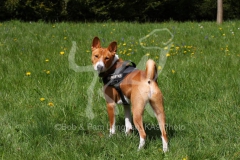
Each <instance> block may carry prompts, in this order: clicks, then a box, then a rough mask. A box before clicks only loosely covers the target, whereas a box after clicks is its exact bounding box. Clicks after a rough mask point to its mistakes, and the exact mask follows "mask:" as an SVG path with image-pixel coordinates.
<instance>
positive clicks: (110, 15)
mask: <svg viewBox="0 0 240 160" xmlns="http://www.w3.org/2000/svg"><path fill="white" fill-rule="evenodd" d="M223 10H224V13H223V15H224V18H223V19H224V20H226V19H239V18H240V1H239V0H223ZM216 14H217V0H148V1H146V0H132V1H131V0H114V1H111V0H108V1H107V0H101V1H100V0H1V1H0V21H4V20H11V19H18V20H23V21H39V20H42V21H46V22H54V21H107V20H112V21H138V22H145V21H154V22H155V21H158V22H161V21H166V20H170V19H172V20H176V21H201V20H214V21H215V20H216Z"/></svg>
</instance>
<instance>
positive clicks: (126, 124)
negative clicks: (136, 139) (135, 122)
mask: <svg viewBox="0 0 240 160" xmlns="http://www.w3.org/2000/svg"><path fill="white" fill-rule="evenodd" d="M125 126H126V129H125V133H126V135H128V134H130V133H131V131H132V124H131V122H130V121H129V120H125Z"/></svg>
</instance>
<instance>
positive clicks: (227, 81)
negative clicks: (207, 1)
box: [0, 21, 240, 160]
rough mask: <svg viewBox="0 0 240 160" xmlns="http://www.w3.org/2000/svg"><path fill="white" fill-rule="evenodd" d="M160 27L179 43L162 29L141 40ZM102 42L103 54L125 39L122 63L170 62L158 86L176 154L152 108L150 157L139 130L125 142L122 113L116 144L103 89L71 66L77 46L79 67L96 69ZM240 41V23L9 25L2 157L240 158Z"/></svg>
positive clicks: (2, 48)
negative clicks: (94, 48) (97, 43)
mask: <svg viewBox="0 0 240 160" xmlns="http://www.w3.org/2000/svg"><path fill="white" fill-rule="evenodd" d="M154 29H168V30H169V32H170V33H171V34H172V35H173V38H172V39H171V34H170V33H168V32H166V31H159V32H157V33H156V34H157V35H155V36H154V37H153V38H149V39H147V40H145V41H143V42H139V39H141V38H142V37H145V36H146V37H148V34H150V33H151V32H152V31H153V30H154ZM94 36H98V37H100V39H102V45H103V46H107V45H108V44H109V43H110V42H111V41H113V40H116V41H117V42H118V45H119V48H118V55H119V56H120V57H121V58H123V59H125V60H128V59H129V60H132V61H134V62H135V63H137V64H138V63H139V61H140V60H141V58H142V57H143V56H144V55H146V56H147V57H149V58H152V59H154V60H155V61H156V62H158V60H159V59H161V58H163V57H161V56H166V57H167V61H166V64H165V65H162V64H159V66H158V69H159V72H160V75H159V77H158V79H159V86H160V88H161V90H162V92H163V94H164V102H165V113H166V121H167V125H166V128H167V132H168V136H169V141H170V142H169V147H170V148H169V149H170V150H169V152H168V153H166V154H163V152H162V142H161V139H160V131H159V129H158V126H157V121H156V119H155V118H154V117H153V116H152V113H151V111H150V110H149V108H148V107H147V108H146V110H147V111H146V112H145V115H144V125H145V129H146V132H147V136H148V137H147V144H146V146H145V149H144V150H141V151H137V147H138V143H139V136H138V132H137V131H136V130H135V131H134V132H133V134H132V135H130V136H125V134H124V131H123V130H124V113H123V108H122V106H119V107H118V110H117V113H116V114H117V117H116V122H117V127H118V130H117V134H116V135H114V136H113V137H111V138H109V128H108V127H109V124H108V116H107V112H106V107H105V101H104V99H103V98H102V93H101V91H100V89H101V87H102V84H101V83H99V82H98V80H97V79H96V78H95V79H94V76H95V74H94V72H92V71H86V72H80V70H74V69H73V68H72V67H70V66H71V65H70V63H69V55H70V53H71V51H73V50H72V46H73V42H75V43H76V47H77V48H76V53H75V59H74V60H75V63H76V65H78V66H89V65H91V61H90V55H91V52H90V49H91V48H90V47H91V42H92V39H93V37H94ZM168 40H170V41H171V43H168V44H169V45H168V46H167V45H166V44H163V42H167V41H168ZM239 41H240V21H229V22H224V24H223V25H217V24H215V22H201V23H200V22H199V23H197V22H185V23H177V22H166V23H150V24H149V23H146V24H138V23H113V22H106V23H56V24H45V23H42V22H39V23H22V22H18V21H10V22H3V23H0V61H1V63H0V81H1V83H0V102H1V103H0V159H4V160H5V159H6V160H8V159H24V160H26V159H104V160H105V159H139V160H140V159H170V160H175V159H180V160H187V159H193V160H196V159H200V160H202V159H216V160H217V159H221V160H225V159H240V45H239ZM144 46H145V47H146V46H150V47H161V48H162V49H161V50H160V49H154V48H153V49H147V48H144ZM164 51H168V52H167V54H165V52H164ZM161 52H162V53H164V54H161V55H160V56H159V53H161ZM93 81H97V82H96V85H92V84H93ZM91 109H92V110H91ZM90 113H92V114H94V118H93V119H91V118H89V114H90Z"/></svg>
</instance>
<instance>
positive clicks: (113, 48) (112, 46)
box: [108, 41, 117, 54]
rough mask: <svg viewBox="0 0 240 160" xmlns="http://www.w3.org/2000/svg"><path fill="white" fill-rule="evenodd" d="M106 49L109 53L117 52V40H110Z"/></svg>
mask: <svg viewBox="0 0 240 160" xmlns="http://www.w3.org/2000/svg"><path fill="white" fill-rule="evenodd" d="M108 50H109V51H110V52H111V53H114V54H115V53H116V52H117V42H115V41H114V42H112V43H110V44H109V46H108Z"/></svg>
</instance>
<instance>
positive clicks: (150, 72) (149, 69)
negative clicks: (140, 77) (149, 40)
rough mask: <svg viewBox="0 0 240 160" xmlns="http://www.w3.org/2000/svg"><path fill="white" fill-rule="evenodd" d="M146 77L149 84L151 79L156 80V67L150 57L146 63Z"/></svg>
mask: <svg viewBox="0 0 240 160" xmlns="http://www.w3.org/2000/svg"><path fill="white" fill-rule="evenodd" d="M146 78H147V79H148V83H149V84H150V83H151V81H152V80H154V81H157V67H156V64H155V62H154V61H153V60H152V59H149V60H148V61H147V64H146Z"/></svg>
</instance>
